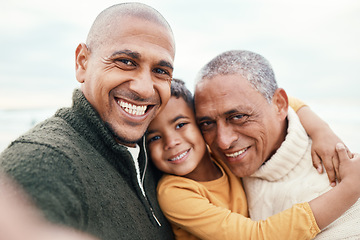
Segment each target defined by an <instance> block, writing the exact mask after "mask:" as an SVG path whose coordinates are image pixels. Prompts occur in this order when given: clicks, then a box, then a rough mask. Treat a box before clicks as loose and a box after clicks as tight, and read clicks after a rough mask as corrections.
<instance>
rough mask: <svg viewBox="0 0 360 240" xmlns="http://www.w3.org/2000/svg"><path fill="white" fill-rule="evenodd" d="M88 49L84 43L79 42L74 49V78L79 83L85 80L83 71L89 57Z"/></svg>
mask: <svg viewBox="0 0 360 240" xmlns="http://www.w3.org/2000/svg"><path fill="white" fill-rule="evenodd" d="M89 54H90V52H89V50H88V48H87V46H86V44H85V43H80V44H79V46H77V48H76V51H75V71H76V79H77V81H78V82H79V83H83V82H85V72H86V67H87V63H88V59H89Z"/></svg>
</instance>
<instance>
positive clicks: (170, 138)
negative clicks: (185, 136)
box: [164, 133, 180, 150]
mask: <svg viewBox="0 0 360 240" xmlns="http://www.w3.org/2000/svg"><path fill="white" fill-rule="evenodd" d="M164 138H165V141H164V150H169V149H172V148H174V147H176V146H177V145H178V144H180V138H179V137H178V136H177V134H176V133H174V134H168V135H166V136H164Z"/></svg>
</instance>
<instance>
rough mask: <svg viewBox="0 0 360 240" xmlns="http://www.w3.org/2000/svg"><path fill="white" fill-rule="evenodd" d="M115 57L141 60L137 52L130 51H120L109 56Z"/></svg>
mask: <svg viewBox="0 0 360 240" xmlns="http://www.w3.org/2000/svg"><path fill="white" fill-rule="evenodd" d="M117 55H127V56H129V57H132V58H135V59H139V58H141V54H140V53H138V52H134V51H131V50H120V51H116V52H114V53H113V54H111V57H116V56H117Z"/></svg>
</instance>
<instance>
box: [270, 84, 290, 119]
mask: <svg viewBox="0 0 360 240" xmlns="http://www.w3.org/2000/svg"><path fill="white" fill-rule="evenodd" d="M272 103H273V105H274V106H275V107H276V111H277V113H278V115H279V117H280V118H281V119H285V118H286V116H287V114H288V107H289V100H288V96H287V94H286V92H285V90H284V89H282V88H278V89H277V90H276V92H275V94H274V96H273V99H272Z"/></svg>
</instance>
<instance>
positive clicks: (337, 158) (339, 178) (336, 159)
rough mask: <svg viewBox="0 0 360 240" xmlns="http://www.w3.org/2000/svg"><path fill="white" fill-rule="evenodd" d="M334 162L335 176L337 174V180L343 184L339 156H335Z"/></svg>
mask: <svg viewBox="0 0 360 240" xmlns="http://www.w3.org/2000/svg"><path fill="white" fill-rule="evenodd" d="M332 162H333V166H334V169H335V174H336V176H335V177H336V179H337V180H338V182H341V176H340V172H339V157H338V155H337V154H335V155H334V156H333V158H332Z"/></svg>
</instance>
